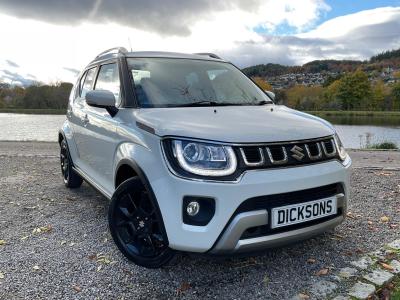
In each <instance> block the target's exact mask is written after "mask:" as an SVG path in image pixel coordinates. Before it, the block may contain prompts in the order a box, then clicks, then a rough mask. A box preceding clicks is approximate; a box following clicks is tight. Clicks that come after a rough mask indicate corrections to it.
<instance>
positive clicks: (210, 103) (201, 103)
mask: <svg viewBox="0 0 400 300" xmlns="http://www.w3.org/2000/svg"><path fill="white" fill-rule="evenodd" d="M230 105H243V104H241V103H231V102H215V101H208V100H202V101H196V102H190V103H184V104H178V105H176V107H192V106H230Z"/></svg>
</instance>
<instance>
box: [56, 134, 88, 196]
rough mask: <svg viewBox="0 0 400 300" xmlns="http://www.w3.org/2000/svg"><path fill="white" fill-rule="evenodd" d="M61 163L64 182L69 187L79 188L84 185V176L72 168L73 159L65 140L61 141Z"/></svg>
mask: <svg viewBox="0 0 400 300" xmlns="http://www.w3.org/2000/svg"><path fill="white" fill-rule="evenodd" d="M60 147H61V149H60V165H61V173H62V176H63V180H64V184H65V186H66V187H68V188H77V187H80V186H81V185H82V181H83V180H82V178H81V177H80V176H79V175H78V174H77V173H76V172H75V171H74V170H73V169H72V160H71V156H70V154H69V150H68V145H67V142H66V141H65V140H62V141H61V143H60Z"/></svg>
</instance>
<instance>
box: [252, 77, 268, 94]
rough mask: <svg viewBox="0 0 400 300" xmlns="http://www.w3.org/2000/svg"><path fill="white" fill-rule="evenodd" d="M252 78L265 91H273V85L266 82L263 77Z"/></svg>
mask: <svg viewBox="0 0 400 300" xmlns="http://www.w3.org/2000/svg"><path fill="white" fill-rule="evenodd" d="M252 79H253V81H254V82H255V83H256V84H257V85H258V86H259V87H260V88H261V89H263V90H264V91H272V90H273V88H272V86H271V85H270V84H269V83H268V82H266V81H265V80H264V79H262V78H261V77H254V78H252Z"/></svg>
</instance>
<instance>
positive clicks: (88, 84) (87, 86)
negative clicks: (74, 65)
mask: <svg viewBox="0 0 400 300" xmlns="http://www.w3.org/2000/svg"><path fill="white" fill-rule="evenodd" d="M95 73H96V68H92V69H90V70H88V71H87V72H86V77H85V80H84V81H83V85H82V88H81V94H80V96H81V97H82V98H84V97H85V95H86V93H87V92H89V91H90V90H91V89H92V85H93V81H94V75H95Z"/></svg>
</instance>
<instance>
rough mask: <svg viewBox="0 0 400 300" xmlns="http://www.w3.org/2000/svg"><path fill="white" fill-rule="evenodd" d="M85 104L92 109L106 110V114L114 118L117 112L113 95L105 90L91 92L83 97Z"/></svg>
mask: <svg viewBox="0 0 400 300" xmlns="http://www.w3.org/2000/svg"><path fill="white" fill-rule="evenodd" d="M85 100H86V103H87V104H88V105H90V106H93V107H100V108H105V109H107V111H108V113H109V114H110V115H111V116H112V117H114V116H115V114H116V113H117V112H118V108H116V107H115V97H114V94H113V93H111V92H110V91H107V90H93V91H89V92H87V93H86V95H85Z"/></svg>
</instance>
